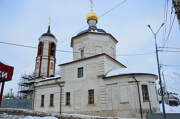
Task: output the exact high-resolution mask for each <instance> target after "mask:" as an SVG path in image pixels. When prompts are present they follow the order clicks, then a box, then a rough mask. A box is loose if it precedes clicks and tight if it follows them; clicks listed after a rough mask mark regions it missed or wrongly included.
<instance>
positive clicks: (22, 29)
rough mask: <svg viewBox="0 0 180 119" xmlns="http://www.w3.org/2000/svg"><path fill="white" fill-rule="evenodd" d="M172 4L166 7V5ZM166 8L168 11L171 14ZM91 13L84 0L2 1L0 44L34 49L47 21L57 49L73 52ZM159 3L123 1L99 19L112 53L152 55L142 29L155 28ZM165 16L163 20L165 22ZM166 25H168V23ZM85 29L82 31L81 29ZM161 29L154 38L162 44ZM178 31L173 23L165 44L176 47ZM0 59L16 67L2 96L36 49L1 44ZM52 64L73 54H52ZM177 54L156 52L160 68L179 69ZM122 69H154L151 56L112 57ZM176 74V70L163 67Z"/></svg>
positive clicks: (101, 0)
mask: <svg viewBox="0 0 180 119" xmlns="http://www.w3.org/2000/svg"><path fill="white" fill-rule="evenodd" d="M121 1H122V0H94V5H95V6H94V7H95V8H94V11H95V12H96V13H97V14H98V15H99V16H100V15H102V14H103V13H105V12H106V11H107V10H109V9H111V8H112V7H114V6H115V5H117V4H118V3H120V2H121ZM169 4H171V3H169ZM170 7H171V5H169V11H168V13H170V10H171V8H170ZM89 11H90V3H89V0H64V1H62V0H18V1H15V0H14V1H12V0H1V1H0V14H1V19H0V41H3V42H11V43H18V44H24V45H30V46H37V44H38V38H39V37H40V36H41V35H42V34H43V33H44V32H46V31H47V25H48V17H51V31H52V33H53V34H54V35H55V36H56V38H57V39H58V44H57V49H59V50H68V51H72V48H71V47H70V40H71V37H72V36H74V35H75V33H78V32H80V31H81V30H82V29H81V28H82V27H83V26H86V25H87V23H86V16H87V14H88V13H89ZM163 12H164V1H157V0H148V1H147V0H127V2H126V3H125V4H123V5H122V6H120V7H118V8H116V9H114V10H113V11H111V12H110V13H108V14H106V15H105V16H103V17H101V18H100V19H99V21H98V24H97V26H98V27H99V28H102V29H104V30H106V31H107V32H109V33H111V34H112V35H113V36H114V37H115V38H116V39H117V40H118V41H119V43H118V44H117V49H116V50H117V54H121V55H123V54H124V55H126V54H143V53H145V54H146V53H151V52H155V48H154V41H153V36H152V33H151V32H150V31H149V29H148V28H147V24H151V25H152V28H153V29H155V30H157V28H158V27H159V26H160V25H161V23H162V22H163ZM169 17H170V16H169V15H168V19H169ZM167 26H169V22H168V24H167ZM86 28H87V27H86ZM162 36H163V29H162V31H161V32H160V33H159V34H158V37H157V38H158V44H159V46H161V45H162V43H163V40H162ZM179 44H180V33H179V27H178V22H177V19H175V23H174V26H173V29H172V32H171V35H170V40H169V41H168V46H172V47H179ZM0 48H1V50H0V54H1V57H0V61H2V62H4V63H6V64H9V65H12V66H14V67H15V71H14V76H13V81H10V82H7V83H6V84H5V93H7V92H8V91H10V88H13V89H14V91H17V89H18V86H17V83H18V80H19V78H20V76H21V75H22V74H25V73H31V72H33V70H34V65H35V58H36V54H37V49H29V48H22V47H16V46H10V45H4V44H0ZM56 58H57V65H58V64H61V63H64V62H68V61H71V60H72V53H63V52H57V57H56ZM179 58H180V53H160V59H161V62H163V63H164V64H172V65H180V62H179ZM117 60H118V61H120V62H121V63H123V64H125V65H126V66H127V67H132V68H137V69H139V68H142V69H146V70H149V71H153V72H154V71H156V70H157V69H156V59H155V54H154V53H151V54H148V55H140V56H117ZM163 70H175V71H176V72H177V73H180V67H163Z"/></svg>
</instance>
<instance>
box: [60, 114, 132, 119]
mask: <svg viewBox="0 0 180 119" xmlns="http://www.w3.org/2000/svg"><path fill="white" fill-rule="evenodd" d="M62 116H64V117H70V116H71V117H79V118H82V119H96V118H98V119H99V118H102V119H135V118H120V117H101V116H89V115H82V114H66V113H63V114H62Z"/></svg>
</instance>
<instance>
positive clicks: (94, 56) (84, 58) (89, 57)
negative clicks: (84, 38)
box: [59, 53, 126, 67]
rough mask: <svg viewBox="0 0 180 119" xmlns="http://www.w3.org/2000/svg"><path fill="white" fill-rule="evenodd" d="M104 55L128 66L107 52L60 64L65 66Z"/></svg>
mask: <svg viewBox="0 0 180 119" xmlns="http://www.w3.org/2000/svg"><path fill="white" fill-rule="evenodd" d="M103 55H105V56H106V57H108V58H109V59H111V60H113V61H114V62H116V63H118V64H120V65H121V66H123V67H126V66H125V65H123V64H122V63H120V62H118V61H117V60H115V59H114V58H112V57H111V56H109V55H107V54H106V53H102V54H98V55H94V56H91V57H86V58H82V59H79V60H75V61H72V62H68V63H64V64H60V65H59V66H64V65H68V64H73V63H76V62H80V61H85V60H88V59H93V58H96V57H99V56H103Z"/></svg>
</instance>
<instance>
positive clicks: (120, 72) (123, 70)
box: [106, 68, 156, 77]
mask: <svg viewBox="0 0 180 119" xmlns="http://www.w3.org/2000/svg"><path fill="white" fill-rule="evenodd" d="M125 74H153V75H156V73H155V72H152V71H145V70H141V69H138V68H136V69H133V68H118V69H114V70H112V71H110V72H108V73H107V74H106V77H111V76H118V75H125Z"/></svg>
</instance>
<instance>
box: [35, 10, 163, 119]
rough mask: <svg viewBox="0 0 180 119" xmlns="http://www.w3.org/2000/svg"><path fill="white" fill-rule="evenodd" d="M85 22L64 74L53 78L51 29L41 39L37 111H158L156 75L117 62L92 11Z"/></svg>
mask: <svg viewBox="0 0 180 119" xmlns="http://www.w3.org/2000/svg"><path fill="white" fill-rule="evenodd" d="M87 23H88V25H89V27H88V29H87V30H84V31H81V32H80V33H78V34H77V35H75V36H73V37H72V38H71V44H70V46H71V47H72V49H73V61H71V62H67V63H64V64H59V65H58V66H59V67H60V75H55V65H56V43H57V40H56V37H55V36H54V35H53V34H52V33H51V30H50V25H49V26H48V31H47V32H46V33H44V34H43V35H42V36H41V37H40V38H39V45H38V53H37V57H36V64H35V75H36V77H37V78H36V83H35V85H34V94H33V109H34V110H36V111H43V112H50V113H76V114H87V115H97V116H104V117H106V116H107V117H124V118H142V117H143V118H146V115H147V114H148V113H150V112H153V113H156V112H160V105H159V102H158V94H157V89H156V83H155V82H156V80H157V78H158V77H157V75H155V74H152V73H150V72H145V71H137V70H132V69H130V68H128V67H126V65H125V64H122V63H120V62H119V61H117V60H116V44H117V43H118V40H117V39H116V38H115V37H113V36H112V35H111V34H110V33H107V32H106V31H105V30H103V29H100V28H98V27H97V26H96V24H97V23H98V16H97V15H96V14H95V13H94V12H90V13H89V14H88V16H87ZM127 45H128V44H127Z"/></svg>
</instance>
